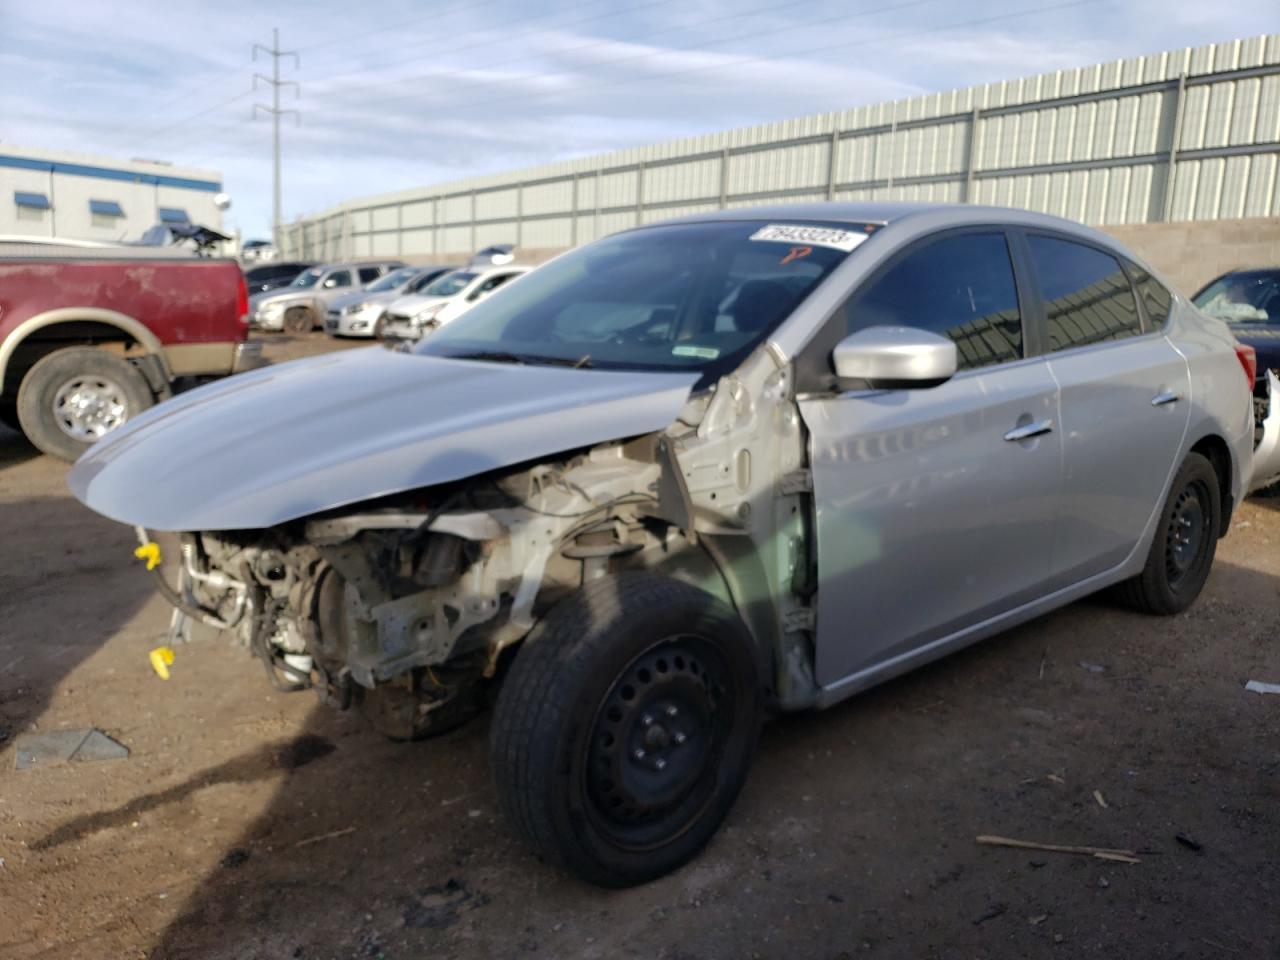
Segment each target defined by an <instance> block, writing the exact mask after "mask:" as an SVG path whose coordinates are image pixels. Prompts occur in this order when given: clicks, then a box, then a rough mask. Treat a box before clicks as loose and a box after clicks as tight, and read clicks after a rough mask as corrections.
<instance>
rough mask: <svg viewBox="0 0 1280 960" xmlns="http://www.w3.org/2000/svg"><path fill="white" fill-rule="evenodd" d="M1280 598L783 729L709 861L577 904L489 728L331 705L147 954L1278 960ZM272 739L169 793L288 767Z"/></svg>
mask: <svg viewBox="0 0 1280 960" xmlns="http://www.w3.org/2000/svg"><path fill="white" fill-rule="evenodd" d="M1278 593H1280V584H1278V582H1277V579H1276V578H1275V577H1272V576H1270V575H1268V574H1264V573H1259V572H1257V571H1255V570H1252V569H1247V568H1244V567H1240V566H1234V565H1230V564H1225V563H1220V564H1219V565H1218V567H1217V568H1216V569H1215V572H1214V575H1213V578H1212V579H1211V581H1210V586H1209V589H1208V590H1207V592H1206V595H1205V596H1203V597H1202V598H1201V599H1200V601H1198V603H1197V604H1196V605H1195V606H1194V607H1193V608H1192V610H1191V611H1189V612H1188V613H1186V614H1184V615H1182V616H1180V617H1175V618H1168V619H1165V618H1152V617H1145V616H1141V615H1138V614H1135V613H1132V612H1129V611H1127V610H1124V609H1122V608H1120V607H1118V606H1117V605H1116V604H1115V603H1113V602H1112V601H1111V600H1110V599H1108V598H1107V597H1106V596H1103V597H1099V598H1095V599H1090V600H1085V601H1082V602H1080V603H1077V604H1075V605H1073V606H1071V607H1069V608H1066V609H1065V610H1063V611H1059V612H1057V613H1054V614H1051V615H1049V616H1046V617H1043V618H1041V619H1039V620H1037V621H1035V622H1033V623H1031V624H1028V625H1025V626H1022V627H1020V628H1017V629H1015V630H1013V631H1011V632H1008V633H1006V634H1004V635H1002V636H999V637H996V638H993V639H991V640H988V641H986V642H984V643H982V644H979V645H977V646H975V647H972V648H970V649H968V650H966V651H963V652H960V653H957V654H955V655H953V656H951V657H949V658H947V659H945V660H943V661H940V662H938V663H935V664H933V665H930V666H928V667H925V668H923V669H921V670H919V671H917V672H915V673H914V674H911V675H909V676H906V677H903V678H900V679H898V680H895V681H892V682H890V683H888V684H886V685H884V686H882V687H880V688H878V689H875V690H872V691H870V692H868V693H866V694H863V695H862V696H859V697H856V698H854V699H852V700H850V701H848V702H846V703H844V704H841V705H839V706H837V707H835V708H833V709H832V710H829V711H825V712H821V713H810V714H801V715H794V716H789V717H784V718H781V719H778V720H776V721H774V722H772V723H771V724H769V725H768V727H767V729H766V731H765V735H764V738H763V742H762V745H761V749H760V752H759V756H758V758H757V761H756V764H755V767H754V770H753V772H752V775H751V777H750V779H749V781H748V784H747V788H746V791H745V793H744V795H743V797H742V798H741V800H740V801H739V803H738V804H737V806H736V808H735V810H734V812H733V814H732V815H731V817H730V819H729V822H728V824H727V825H726V827H725V828H724V829H722V830H721V832H720V834H719V835H718V836H717V837H716V838H715V839H714V840H713V841H712V843H711V845H710V847H709V848H708V849H707V850H706V851H705V852H704V853H703V854H702V855H701V856H700V857H699V858H697V859H696V860H695V861H694V862H693V863H691V864H690V865H688V866H687V867H685V868H684V869H682V870H680V871H678V872H677V873H675V874H674V875H672V876H670V877H666V878H663V879H661V880H658V881H656V882H654V883H651V884H649V885H647V886H644V887H640V888H637V889H633V890H627V891H604V890H598V889H595V888H591V887H587V886H584V885H583V884H581V883H579V882H577V881H575V880H572V879H570V878H568V877H566V876H565V875H563V874H561V873H559V872H558V871H556V870H555V869H554V868H553V867H551V866H549V865H547V864H545V863H542V862H540V861H539V860H538V859H537V858H536V857H535V856H534V855H533V854H532V853H530V852H529V850H528V849H526V848H525V847H524V846H523V845H522V844H521V843H519V842H518V841H516V839H515V838H514V837H513V835H512V833H511V832H510V830H509V829H508V827H507V825H506V824H505V823H504V822H503V820H502V819H501V817H500V816H499V814H498V810H497V804H496V797H495V794H494V791H493V788H492V786H491V785H490V782H489V779H488V776H487V771H486V763H485V751H486V746H487V726H488V722H487V719H485V718H481V719H479V720H477V721H473V722H472V723H471V724H470V725H468V726H466V727H464V728H463V729H461V730H458V731H455V732H454V733H451V734H448V735H446V736H444V737H441V738H438V739H436V740H433V741H429V742H425V743H419V744H395V743H390V742H388V741H385V740H383V739H382V738H380V737H379V736H377V735H376V734H374V733H373V732H371V731H368V730H366V729H365V728H363V726H362V724H361V723H360V722H359V721H358V719H357V718H355V717H353V716H352V715H350V714H338V713H335V712H333V711H331V710H329V709H328V708H321V707H317V708H315V709H314V710H313V711H312V712H311V713H310V714H309V715H308V717H307V720H306V723H305V731H306V733H305V736H306V737H308V738H316V740H317V742H321V743H327V744H333V745H335V746H336V749H332V750H331V751H323V752H322V755H318V756H315V757H313V758H312V759H314V760H315V762H313V763H308V764H307V765H306V766H305V768H300V767H295V768H290V769H288V771H287V773H286V774H285V775H284V777H283V778H282V779H281V781H280V785H279V787H278V790H277V792H276V794H275V796H274V799H273V800H272V802H271V804H270V807H269V809H267V810H266V811H265V812H264V813H263V814H262V815H261V816H259V817H258V818H257V819H256V820H255V821H254V823H253V824H252V825H251V826H250V827H249V828H248V829H247V830H245V831H244V833H243V835H242V836H241V837H240V838H239V839H238V840H237V841H236V843H235V844H234V846H232V847H230V848H228V849H227V851H226V852H225V855H224V856H223V858H222V861H221V865H220V866H219V867H218V869H217V870H216V871H214V872H213V873H212V874H210V875H208V876H206V877H205V878H204V880H203V882H201V883H200V885H199V887H198V893H197V894H196V895H195V896H193V897H192V898H191V899H190V901H189V902H188V903H186V904H185V905H184V907H183V910H182V912H181V914H180V916H179V917H178V918H177V919H176V920H175V921H173V922H172V923H170V924H169V925H168V927H167V929H166V930H165V931H164V933H163V935H162V936H161V937H160V938H159V941H158V942H157V943H156V944H155V946H154V949H153V950H151V951H150V952H149V954H148V955H149V956H151V957H152V958H154V960H171V958H180V957H181V958H186V957H201V958H206V957H219V958H220V957H228V958H230V957H236V958H259V957H261V958H267V957H282V956H284V957H296V958H300V960H303V958H319V957H379V956H385V957H387V958H391V957H395V958H400V957H407V956H426V955H432V956H435V955H445V956H457V957H490V956H502V957H507V956H515V955H517V954H524V953H528V954H532V955H542V956H553V957H560V956H599V957H613V956H621V955H627V956H632V955H634V956H656V957H668V958H719V957H735V958H736V957H749V956H758V957H781V956H805V957H837V956H840V957H845V956H850V955H851V953H852V952H853V951H870V950H873V949H874V950H875V952H876V955H881V956H892V957H912V958H918V957H949V956H960V955H965V956H969V955H979V954H981V955H983V956H991V957H1010V958H1012V957H1024V956H1029V955H1032V954H1033V953H1034V954H1036V955H1039V953H1040V952H1041V951H1045V950H1053V949H1054V948H1055V946H1057V945H1060V944H1064V943H1065V944H1068V946H1067V947H1065V948H1063V949H1067V950H1068V951H1070V952H1072V953H1073V954H1074V955H1083V954H1086V953H1093V952H1095V951H1096V952H1099V953H1102V952H1107V951H1112V950H1117V951H1118V950H1125V951H1126V952H1128V953H1130V954H1131V955H1134V956H1174V955H1200V954H1201V953H1203V951H1204V950H1205V945H1206V944H1207V943H1208V944H1217V945H1218V946H1219V947H1221V948H1223V951H1224V952H1229V953H1240V954H1242V955H1244V954H1248V955H1254V956H1261V955H1263V952H1262V951H1264V950H1265V949H1266V946H1265V945H1266V944H1268V943H1271V944H1274V943H1275V942H1276V938H1280V917H1278V916H1277V915H1276V914H1275V912H1274V902H1275V892H1276V890H1277V889H1280V867H1277V865H1276V861H1275V859H1274V856H1273V855H1274V851H1275V850H1276V849H1280V815H1278V814H1277V812H1276V811H1277V809H1280V804H1277V803H1276V801H1277V800H1280V795H1278V794H1276V792H1275V787H1274V784H1275V783H1276V782H1277V773H1280V770H1278V768H1277V764H1276V759H1275V756H1274V750H1273V749H1272V747H1269V746H1268V734H1267V733H1266V731H1267V729H1274V726H1270V727H1269V726H1268V724H1269V721H1268V720H1267V715H1266V713H1265V711H1266V710H1267V708H1268V707H1269V706H1272V705H1270V704H1266V703H1264V701H1265V699H1266V698H1263V697H1257V696H1254V695H1251V694H1246V693H1244V692H1243V690H1242V687H1241V683H1242V682H1243V679H1244V678H1245V677H1247V676H1249V675H1251V673H1252V672H1254V671H1256V670H1258V669H1264V668H1266V666H1267V665H1268V664H1270V665H1271V667H1272V668H1274V658H1273V657H1271V656H1270V655H1269V654H1268V652H1267V651H1268V650H1271V649H1273V639H1272V638H1273V637H1274V633H1275V628H1276V626H1277V623H1276V618H1275V616H1274V610H1275V609H1276V607H1275V605H1274V604H1272V605H1271V606H1267V605H1266V604H1265V603H1264V604H1262V606H1261V608H1262V609H1264V610H1269V611H1271V612H1270V613H1269V614H1268V615H1266V616H1263V617H1258V616H1250V617H1242V616H1241V615H1240V613H1239V610H1240V608H1241V606H1242V603H1241V601H1243V600H1250V599H1252V601H1253V602H1252V604H1251V606H1250V609H1258V608H1259V604H1258V603H1257V598H1258V597H1259V596H1263V595H1265V596H1266V597H1271V598H1274V597H1276V596H1277V595H1278ZM1224 627H1225V628H1227V629H1229V630H1230V631H1231V633H1230V636H1229V637H1224V635H1223V628H1224ZM257 680H258V678H257V677H256V676H255V677H246V682H257ZM1271 721H1274V716H1273V715H1272V716H1271ZM314 746H315V743H313V747H314ZM272 749H276V748H266V749H265V751H264V750H262V749H260V750H256V751H253V752H251V753H249V754H246V755H245V756H244V757H241V758H239V759H237V760H235V761H233V762H232V763H230V764H225V765H223V766H222V767H221V768H214V769H213V770H211V771H207V772H205V773H202V774H199V775H197V776H196V777H195V778H193V779H192V780H190V781H189V782H188V783H186V784H184V785H182V786H180V787H178V788H175V789H176V791H177V792H178V793H183V792H184V791H189V790H199V789H201V788H202V786H203V785H205V784H208V783H212V782H215V781H216V782H225V781H226V780H227V779H228V778H231V779H235V778H238V777H243V776H258V775H261V774H264V773H266V772H269V771H270V770H271V769H273V768H272V764H273V763H275V762H276V761H275V760H273V757H274V756H277V754H273V753H272ZM1268 784H1271V786H1268ZM172 794H173V791H161V792H160V793H158V794H149V795H146V796H144V797H141V798H139V799H138V800H135V801H133V802H132V805H130V806H129V807H128V808H126V810H121V811H113V812H109V813H106V814H96V815H94V816H95V817H98V818H102V817H106V818H115V819H119V818H120V817H122V816H128V815H130V813H131V812H132V811H133V810H135V809H137V805H138V804H141V805H150V804H154V803H163V802H166V801H167V800H168V799H169V797H170V796H171V795H172ZM90 819H91V820H92V818H90ZM89 825H92V824H89ZM85 826H86V824H85V823H84V822H80V823H78V824H74V825H64V826H63V827H59V828H58V829H57V830H55V831H54V834H53V835H52V836H56V837H63V836H66V835H69V831H72V830H73V829H83V828H84V827H85ZM1178 833H1183V834H1184V835H1186V836H1187V837H1188V838H1194V839H1193V840H1191V841H1190V843H1194V844H1195V845H1196V846H1198V847H1199V849H1198V850H1194V849H1192V848H1191V846H1190V844H1184V843H1181V842H1179V841H1176V840H1175V834H1178ZM977 834H1001V835H1005V836H1010V837H1015V838H1021V839H1025V840H1032V841H1044V842H1058V843H1089V844H1095V845H1099V846H1104V847H1112V848H1121V849H1129V850H1133V851H1135V852H1138V857H1137V858H1136V859H1139V860H1141V861H1142V862H1141V863H1140V864H1132V865H1130V864H1115V863H1102V862H1099V861H1096V860H1092V859H1090V858H1088V857H1070V856H1062V855H1052V854H1037V853H1035V852H1026V851H1015V850H1000V849H992V848H988V847H979V846H977V845H976V844H975V843H974V837H975V836H976V835H977ZM1244 877H1247V878H1249V879H1248V881H1247V882H1245V881H1243V880H1242V878H1244Z"/></svg>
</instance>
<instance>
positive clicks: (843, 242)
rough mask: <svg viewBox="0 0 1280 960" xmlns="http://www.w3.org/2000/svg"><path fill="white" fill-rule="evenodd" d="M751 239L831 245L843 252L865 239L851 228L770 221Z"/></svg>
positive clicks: (815, 245) (822, 245)
mask: <svg viewBox="0 0 1280 960" xmlns="http://www.w3.org/2000/svg"><path fill="white" fill-rule="evenodd" d="M750 239H752V240H759V241H762V242H765V243H793V244H806V245H808V246H814V247H831V248H832V249H833V250H843V251H844V252H845V253H848V252H849V251H851V250H853V248H854V247H856V246H858V244H860V243H862V242H863V241H865V240H866V239H867V235H866V234H865V233H854V232H853V231H852V230H836V229H833V228H831V227H808V226H804V225H803V224H786V223H771V224H769V225H768V226H767V227H761V228H760V229H759V230H757V231H756V232H755V233H753V234H752V235H751V238H750Z"/></svg>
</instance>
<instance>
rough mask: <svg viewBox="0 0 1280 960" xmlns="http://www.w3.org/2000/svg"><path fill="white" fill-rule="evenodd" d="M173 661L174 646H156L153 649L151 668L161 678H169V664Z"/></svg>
mask: <svg viewBox="0 0 1280 960" xmlns="http://www.w3.org/2000/svg"><path fill="white" fill-rule="evenodd" d="M172 663H173V648H171V647H156V648H155V649H154V650H152V651H151V669H152V670H154V671H155V672H156V675H157V676H159V677H160V679H161V680H168V679H169V666H170V664H172Z"/></svg>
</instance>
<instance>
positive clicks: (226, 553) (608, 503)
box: [139, 351, 814, 738]
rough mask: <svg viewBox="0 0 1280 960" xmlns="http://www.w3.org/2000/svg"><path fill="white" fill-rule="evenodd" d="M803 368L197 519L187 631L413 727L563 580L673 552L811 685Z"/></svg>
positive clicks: (470, 684) (664, 564)
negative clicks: (599, 425) (607, 425)
mask: <svg viewBox="0 0 1280 960" xmlns="http://www.w3.org/2000/svg"><path fill="white" fill-rule="evenodd" d="M789 375H790V371H789V368H787V367H785V366H782V365H781V364H780V363H778V362H777V361H776V360H775V359H774V358H773V357H772V355H771V354H770V353H769V352H768V351H759V352H758V353H757V354H756V355H755V357H754V358H753V359H752V361H750V362H748V363H747V364H745V365H744V366H743V367H741V368H739V370H738V371H737V372H736V373H735V374H734V375H733V376H732V377H727V378H725V379H723V380H721V381H720V382H719V383H718V384H716V386H715V387H714V389H712V390H710V391H707V392H705V393H702V394H700V395H697V396H695V397H693V398H691V399H690V400H689V401H688V403H687V404H686V405H685V408H684V410H683V411H682V412H681V414H680V416H679V418H678V419H677V421H676V422H675V423H674V424H673V425H672V426H671V427H669V428H668V429H667V430H665V431H660V432H658V433H653V434H647V435H644V436H641V437H638V438H632V439H629V440H622V441H616V442H610V443H603V444H597V445H593V446H590V447H588V448H586V449H581V450H577V451H571V452H568V453H564V454H560V455H558V456H556V457H554V458H551V459H548V460H546V461H544V462H538V463H535V464H532V465H529V464H524V465H520V466H519V467H516V468H507V469H502V470H497V471H493V472H490V473H485V474H481V475H478V476H474V477H469V478H467V479H465V480H460V481H456V482H453V483H448V484H443V485H439V486H435V487H430V488H427V489H423V490H416V491H410V492H407V493H402V494H395V495H393V496H389V497H385V498H381V499H378V500H373V501H366V502H363V503H360V504H357V505H355V506H353V507H349V508H342V509H339V510H331V511H327V512H324V513H321V514H317V515H312V516H308V517H305V518H302V519H299V520H296V521H290V522H288V523H285V524H282V525H279V526H276V527H272V528H270V529H266V530H252V531H243V532H241V531H220V532H190V533H185V534H182V535H181V543H182V547H181V559H182V562H181V567H180V571H179V581H178V589H177V590H176V591H174V590H173V588H172V587H169V586H168V581H167V580H165V579H164V578H163V577H162V582H163V583H164V584H165V587H164V589H165V592H166V594H167V595H169V598H170V600H171V601H172V602H174V603H175V606H177V608H178V610H177V613H176V614H175V632H176V633H178V634H180V635H193V634H194V633H195V631H192V630H191V629H190V627H191V625H192V624H193V623H200V624H203V625H204V626H205V627H211V628H214V629H217V630H221V631H226V632H229V633H230V634H232V635H233V636H234V637H235V638H236V639H237V640H238V641H239V642H240V643H241V644H243V645H245V646H246V647H248V648H249V650H250V651H251V652H252V653H253V654H254V655H255V656H256V657H258V658H259V659H260V660H261V661H262V663H263V664H264V667H265V669H266V671H267V674H268V677H269V679H270V680H271V682H272V683H273V685H275V686H276V687H277V688H279V689H282V690H296V689H303V688H307V687H312V688H314V689H315V690H316V691H317V693H318V694H319V696H320V697H321V699H322V700H324V701H325V702H327V703H329V704H331V705H333V706H336V707H339V708H343V709H345V708H347V707H349V706H354V707H358V708H359V709H360V710H361V711H362V712H363V713H364V714H365V715H366V716H367V717H368V718H369V719H370V721H371V722H372V723H373V725H374V726H375V727H377V728H378V729H380V730H382V731H383V732H384V733H387V734H388V735H390V736H393V737H397V738H411V737H418V736H425V735H429V734H433V733H437V732H441V731H443V730H446V729H449V728H451V727H453V726H456V725H457V724H458V723H460V722H462V721H464V720H466V719H467V718H468V717H469V716H471V715H472V714H473V713H474V712H475V711H476V710H477V709H478V708H479V707H480V706H482V705H483V704H484V702H485V700H486V691H487V690H488V688H490V687H491V686H492V684H493V681H494V680H495V678H496V677H498V676H499V675H500V674H501V671H502V669H503V666H504V664H505V662H506V658H507V655H508V654H509V653H510V652H512V651H513V650H514V647H515V646H516V645H518V644H519V643H520V642H521V641H523V640H524V639H525V638H526V637H527V636H528V635H529V633H530V631H531V630H533V629H534V627H535V624H536V623H537V622H538V619H539V617H540V615H541V614H542V613H543V612H544V611H545V610H546V609H548V608H549V607H550V606H551V605H553V604H554V603H555V602H556V600H557V599H559V598H560V597H562V596H564V595H566V594H567V593H570V592H572V591H574V590H576V589H578V588H579V587H581V586H582V585H583V584H584V583H586V582H588V581H590V580H593V579H596V578H599V577H603V576H606V575H608V574H610V573H615V572H617V571H619V570H622V569H627V568H649V569H660V570H662V571H663V572H665V573H668V574H671V575H673V576H676V577H679V578H681V579H685V580H687V581H689V582H691V583H694V584H696V585H698V586H700V587H702V588H703V589H705V590H707V591H709V592H711V593H713V594H715V595H717V596H720V597H722V598H724V599H726V600H728V601H729V602H730V603H732V604H733V605H734V606H735V607H736V608H737V609H738V611H739V613H740V615H741V616H742V618H743V621H744V622H745V623H746V624H747V625H748V627H749V629H750V630H751V632H752V634H753V635H754V637H755V638H756V641H757V646H758V648H759V650H760V654H761V667H762V672H763V674H764V675H765V676H767V677H771V678H772V682H771V683H770V687H771V688H772V689H773V693H774V696H775V697H776V698H777V699H779V700H781V701H783V702H784V703H786V704H787V705H795V706H799V705H803V704H804V703H805V702H806V701H808V700H809V699H811V698H812V696H813V694H814V684H813V678H812V652H811V638H810V636H809V630H810V629H811V627H812V617H811V615H810V614H809V611H808V609H807V600H808V598H809V596H810V595H811V594H812V591H813V589H814V587H813V579H814V577H813V562H812V560H811V551H810V543H811V537H809V536H808V532H807V531H808V529H809V526H810V524H811V517H810V507H809V504H808V492H809V486H810V485H809V483H808V474H807V472H806V471H805V470H804V457H805V435H804V429H803V426H802V424H801V420H800V416H799V412H798V410H797V408H796V406H795V403H794V401H793V399H792V398H791V389H790V384H789ZM139 533H140V536H143V537H145V536H146V533H145V531H142V530H140V531H139ZM170 579H172V577H170Z"/></svg>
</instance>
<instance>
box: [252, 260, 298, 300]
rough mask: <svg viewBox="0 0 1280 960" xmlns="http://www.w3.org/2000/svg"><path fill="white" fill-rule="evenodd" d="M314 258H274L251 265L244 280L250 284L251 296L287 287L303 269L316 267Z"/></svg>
mask: <svg viewBox="0 0 1280 960" xmlns="http://www.w3.org/2000/svg"><path fill="white" fill-rule="evenodd" d="M315 265H316V264H315V261H314V260H273V261H272V262H270V263H262V264H259V265H258V266H256V267H250V268H249V269H248V270H246V271H245V272H244V281H245V283H247V284H248V285H249V296H253V295H254V294H255V293H262V292H264V291H266V290H275V289H277V288H279V287H287V286H288V285H289V284H290V283H292V282H293V278H294V277H296V276H297V275H298V274H300V273H301V272H302V271H303V270H310V269H311V268H312V267H314V266H315Z"/></svg>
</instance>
